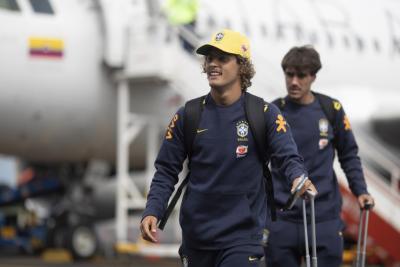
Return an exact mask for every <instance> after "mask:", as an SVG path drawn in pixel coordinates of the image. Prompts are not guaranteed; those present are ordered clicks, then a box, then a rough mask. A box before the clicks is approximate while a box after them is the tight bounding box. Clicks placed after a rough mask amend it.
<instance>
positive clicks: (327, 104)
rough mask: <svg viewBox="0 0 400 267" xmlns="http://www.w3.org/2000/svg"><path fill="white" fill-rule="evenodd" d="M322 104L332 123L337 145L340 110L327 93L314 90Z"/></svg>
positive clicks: (334, 142)
mask: <svg viewBox="0 0 400 267" xmlns="http://www.w3.org/2000/svg"><path fill="white" fill-rule="evenodd" d="M312 93H313V94H314V96H315V98H316V99H317V101H318V102H319V104H320V105H321V108H322V111H323V112H324V113H325V116H326V118H327V119H328V121H329V123H330V125H331V126H332V128H333V145H334V146H335V147H336V141H335V139H336V134H337V132H338V124H337V122H338V120H337V116H338V114H339V113H338V112H337V110H336V109H335V108H334V107H333V99H332V98H331V97H329V96H327V95H324V94H320V93H316V92H312Z"/></svg>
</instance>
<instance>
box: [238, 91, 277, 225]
mask: <svg viewBox="0 0 400 267" xmlns="http://www.w3.org/2000/svg"><path fill="white" fill-rule="evenodd" d="M264 105H265V101H264V99H262V98H260V97H257V96H255V95H252V94H250V93H246V95H245V105H244V108H245V113H246V118H247V120H248V121H249V125H250V129H251V132H252V133H253V137H254V141H255V143H256V148H257V154H258V157H259V159H260V161H261V162H262V164H263V176H264V179H265V191H266V192H267V201H268V204H269V205H268V207H269V210H270V212H271V219H272V220H273V221H276V205H275V199H274V187H273V184H272V175H271V172H270V170H269V168H268V160H267V156H266V153H265V151H266V150H265V148H266V136H267V129H266V124H265V117H264Z"/></svg>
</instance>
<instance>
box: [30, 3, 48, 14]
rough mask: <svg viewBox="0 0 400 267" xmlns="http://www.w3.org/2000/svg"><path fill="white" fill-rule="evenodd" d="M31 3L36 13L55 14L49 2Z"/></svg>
mask: <svg viewBox="0 0 400 267" xmlns="http://www.w3.org/2000/svg"><path fill="white" fill-rule="evenodd" d="M29 2H30V3H31V6H32V8H33V11H35V12H36V13H43V14H54V10H53V8H52V7H51V5H50V2H49V0H29Z"/></svg>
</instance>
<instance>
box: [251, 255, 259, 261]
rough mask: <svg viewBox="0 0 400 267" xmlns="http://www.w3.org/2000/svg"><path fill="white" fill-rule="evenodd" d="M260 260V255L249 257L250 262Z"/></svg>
mask: <svg viewBox="0 0 400 267" xmlns="http://www.w3.org/2000/svg"><path fill="white" fill-rule="evenodd" d="M259 260H260V258H258V257H254V256H250V257H249V261H250V262H254V261H259Z"/></svg>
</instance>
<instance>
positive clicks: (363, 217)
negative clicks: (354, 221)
mask: <svg viewBox="0 0 400 267" xmlns="http://www.w3.org/2000/svg"><path fill="white" fill-rule="evenodd" d="M373 207H374V205H373V204H372V203H368V202H365V203H364V207H362V208H361V207H360V221H359V225H358V240H357V258H356V264H355V267H364V266H365V259H366V250H367V239H368V221H369V211H370V210H371V209H372V208H373ZM363 232H364V233H363Z"/></svg>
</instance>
